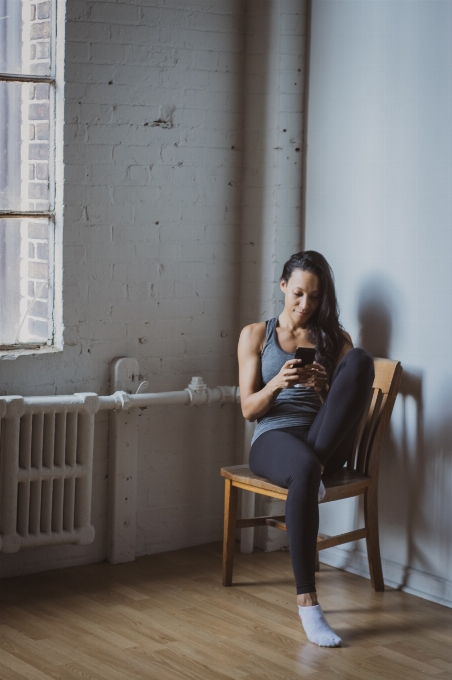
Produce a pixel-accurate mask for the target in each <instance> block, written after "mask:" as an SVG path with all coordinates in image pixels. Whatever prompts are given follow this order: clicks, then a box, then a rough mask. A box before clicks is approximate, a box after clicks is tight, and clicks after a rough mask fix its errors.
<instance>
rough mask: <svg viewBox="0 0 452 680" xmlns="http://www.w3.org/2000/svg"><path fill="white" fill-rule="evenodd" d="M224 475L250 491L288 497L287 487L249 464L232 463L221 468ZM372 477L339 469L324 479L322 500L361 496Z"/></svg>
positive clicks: (283, 497) (282, 497)
mask: <svg viewBox="0 0 452 680" xmlns="http://www.w3.org/2000/svg"><path fill="white" fill-rule="evenodd" d="M221 474H222V476H223V477H226V478H227V479H230V480H231V481H232V484H233V486H238V487H239V488H241V489H244V488H245V489H246V488H247V487H248V490H249V491H253V487H254V488H255V489H256V491H257V490H259V491H257V493H261V494H262V493H263V494H264V495H266V496H272V497H274V498H280V499H282V500H284V499H285V498H287V489H285V488H284V487H282V486H278V485H277V484H273V483H272V482H271V481H270V480H269V479H266V478H265V477H259V476H258V475H255V474H254V473H253V472H251V470H250V468H249V466H248V465H232V466H230V467H224V468H221ZM370 481H371V479H370V477H369V476H368V475H364V474H361V473H360V472H355V471H354V470H347V469H346V468H343V469H342V470H339V472H337V473H336V474H335V475H333V476H332V477H328V478H327V479H325V480H324V485H325V489H326V495H325V498H324V499H323V500H322V501H321V502H322V503H327V502H329V501H335V500H340V499H342V498H350V496H359V495H360V494H362V493H364V491H365V490H366V488H367V487H368V486H369V484H370Z"/></svg>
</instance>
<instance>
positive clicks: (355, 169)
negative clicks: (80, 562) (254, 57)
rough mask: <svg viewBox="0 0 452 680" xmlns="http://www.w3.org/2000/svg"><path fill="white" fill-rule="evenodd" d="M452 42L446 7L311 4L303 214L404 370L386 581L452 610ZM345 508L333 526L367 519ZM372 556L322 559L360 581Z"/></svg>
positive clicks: (345, 307) (349, 310)
mask: <svg viewBox="0 0 452 680" xmlns="http://www.w3.org/2000/svg"><path fill="white" fill-rule="evenodd" d="M451 36H452V3H450V2H448V1H447V0H446V1H441V0H439V1H436V0H417V1H414V0H411V1H399V0H389V1H383V0H375V1H374V0H363V1H359V0H314V2H313V16H312V50H311V65H310V99H309V109H308V116H309V119H308V156H307V169H308V173H307V216H306V224H307V227H306V247H308V248H312V249H316V250H319V251H321V252H322V253H324V255H325V256H326V257H327V258H328V260H329V261H330V263H331V265H332V266H333V269H334V271H335V274H336V280H337V289H338V295H339V301H340V305H341V309H342V314H341V319H342V322H343V324H344V326H345V328H346V329H347V330H348V331H349V332H350V333H351V335H352V337H353V339H354V341H355V343H356V344H358V345H360V346H362V347H364V348H366V349H367V350H369V351H370V352H371V353H372V354H374V355H375V356H388V357H390V358H395V359H399V360H401V362H402V364H403V366H404V369H405V377H404V381H403V385H402V393H401V395H400V396H399V398H398V400H397V403H396V407H395V412H394V416H393V422H392V433H391V438H390V441H389V442H388V445H387V447H386V450H385V452H384V456H383V461H382V471H381V477H380V484H381V489H380V503H381V505H380V521H381V545H382V552H383V558H384V574H385V578H386V580H387V582H388V583H391V584H393V585H400V584H402V585H403V586H404V587H406V588H407V589H408V590H411V591H412V592H415V593H418V594H421V595H423V596H426V597H429V598H431V599H436V600H437V601H442V602H445V603H447V604H449V605H451V604H452V583H451V581H450V578H451V577H450V575H451V573H452V547H451V543H450V536H451V531H452V513H451V507H450V488H451V481H452V425H451V422H452V420H451V414H450V410H451V396H452V395H451V392H452V388H451V377H452V376H451V373H452V366H451V353H450V332H451V321H452V318H451V304H450V291H451V273H450V272H451V267H450V261H451V254H452V253H451V228H450V227H451V199H450V187H451V184H452V164H451V161H452V156H451V151H452V134H451V114H452V100H451V82H452V72H451V71H452V69H451V67H452V58H451V56H452V43H451ZM337 505H338V507H337V508H335V507H334V506H331V507H330V508H327V507H326V508H323V509H322V530H323V531H324V533H332V532H333V530H334V529H335V528H339V525H340V522H341V523H342V524H341V525H342V527H345V525H347V524H348V525H354V524H356V523H357V522H358V516H359V515H360V510H359V508H358V507H357V506H356V505H355V503H354V501H351V502H349V503H348V504H347V503H343V504H342V506H341V505H339V504H337ZM344 506H345V507H344ZM341 508H342V509H341ZM344 530H345V529H344ZM362 550H363V546H351V547H350V550H347V548H345V549H338V548H336V549H332V550H330V551H326V554H324V559H325V560H326V561H328V562H329V563H330V564H335V565H338V566H346V568H349V569H350V570H352V571H357V572H358V573H365V571H366V560H365V557H364V553H363V552H362Z"/></svg>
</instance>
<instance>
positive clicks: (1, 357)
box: [0, 345, 63, 361]
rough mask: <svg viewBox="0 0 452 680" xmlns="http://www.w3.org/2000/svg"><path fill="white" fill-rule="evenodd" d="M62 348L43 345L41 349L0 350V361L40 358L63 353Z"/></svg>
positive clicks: (18, 348)
mask: <svg viewBox="0 0 452 680" xmlns="http://www.w3.org/2000/svg"><path fill="white" fill-rule="evenodd" d="M62 351H63V348H62V347H55V345H42V346H41V347H35V348H33V349H32V348H29V347H24V348H21V347H20V346H18V347H16V348H14V349H0V361H14V360H15V359H18V358H19V357H23V356H39V355H40V354H57V353H59V352H62Z"/></svg>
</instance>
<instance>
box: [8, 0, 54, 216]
mask: <svg viewBox="0 0 452 680" xmlns="http://www.w3.org/2000/svg"><path fill="white" fill-rule="evenodd" d="M0 2H1V0H0ZM52 94H53V88H52V87H51V86H50V85H48V84H47V83H39V84H37V83H7V82H0V210H49V206H50V203H49V197H50V192H49V175H50V170H51V168H50V164H49V157H50V154H49V148H50V142H51V139H50V137H51V125H50V123H51V118H50V117H51V112H52Z"/></svg>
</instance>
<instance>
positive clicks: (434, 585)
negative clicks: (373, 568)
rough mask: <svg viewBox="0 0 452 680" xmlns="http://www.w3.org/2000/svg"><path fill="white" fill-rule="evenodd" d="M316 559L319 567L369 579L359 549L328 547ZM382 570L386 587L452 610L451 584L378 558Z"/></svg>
mask: <svg viewBox="0 0 452 680" xmlns="http://www.w3.org/2000/svg"><path fill="white" fill-rule="evenodd" d="M319 558H320V562H322V563H323V564H328V565H329V566H331V567H336V568H337V569H343V570H344V571H348V572H350V573H351V574H357V575H358V576H363V577H364V578H370V575H369V565H368V562H367V554H366V553H363V552H361V551H360V550H357V549H355V550H345V549H344V548H340V547H336V548H328V550H322V551H321V552H320V554H319ZM382 567H383V577H384V582H385V584H386V585H387V586H390V587H392V588H396V589H397V590H402V591H403V592H404V593H410V594H411V595H416V596H417V597H422V598H423V599H424V600H430V601H431V602H437V603H438V604H442V605H444V606H445V607H451V608H452V581H448V580H447V579H445V578H439V577H438V576H432V574H427V573H425V572H423V571H418V570H417V569H413V568H411V567H404V566H402V565H400V564H397V563H396V562H391V561H390V560H386V559H382Z"/></svg>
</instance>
